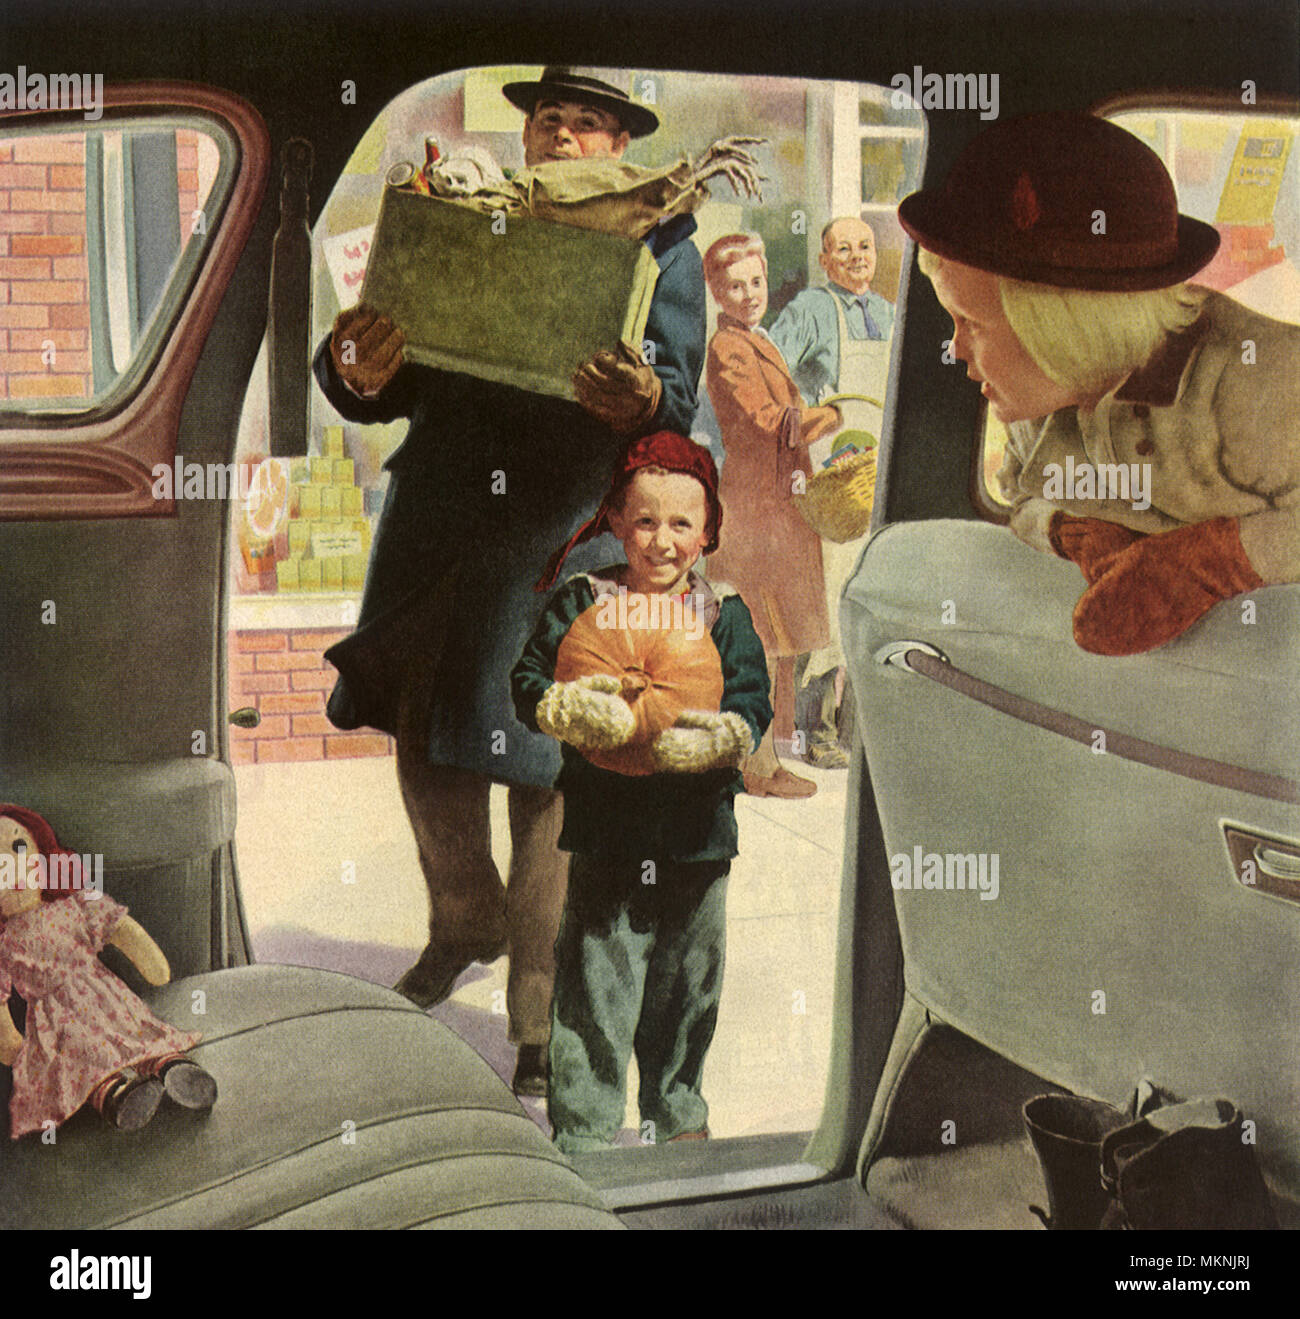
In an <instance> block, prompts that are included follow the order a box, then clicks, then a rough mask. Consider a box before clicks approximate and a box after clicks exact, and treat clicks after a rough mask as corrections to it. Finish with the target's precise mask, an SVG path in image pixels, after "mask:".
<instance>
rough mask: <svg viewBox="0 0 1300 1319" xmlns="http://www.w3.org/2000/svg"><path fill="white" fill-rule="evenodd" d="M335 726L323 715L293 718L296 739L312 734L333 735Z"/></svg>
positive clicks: (305, 715) (300, 715)
mask: <svg viewBox="0 0 1300 1319" xmlns="http://www.w3.org/2000/svg"><path fill="white" fill-rule="evenodd" d="M334 731H335V729H334V725H333V724H332V723H330V721H329V720H328V719H327V718H326V717H325V716H324V715H323V714H296V715H294V717H293V735H294V737H303V736H305V735H307V734H310V733H333V732H334Z"/></svg>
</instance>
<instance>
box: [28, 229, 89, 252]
mask: <svg viewBox="0 0 1300 1319" xmlns="http://www.w3.org/2000/svg"><path fill="white" fill-rule="evenodd" d="M85 245H86V240H85V239H84V238H82V237H81V236H80V235H79V234H19V235H17V236H16V237H15V238H14V240H13V255H14V256H77V255H79V254H80V252H81V250H82V248H84V247H85Z"/></svg>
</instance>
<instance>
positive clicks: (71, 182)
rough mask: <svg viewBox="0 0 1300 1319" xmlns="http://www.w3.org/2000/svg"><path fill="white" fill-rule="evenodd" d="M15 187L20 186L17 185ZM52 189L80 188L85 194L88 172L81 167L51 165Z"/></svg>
mask: <svg viewBox="0 0 1300 1319" xmlns="http://www.w3.org/2000/svg"><path fill="white" fill-rule="evenodd" d="M15 168H18V166H15ZM14 186H15V187H17V186H19V185H17V184H15V185H14ZM22 186H26V185H22ZM50 187H51V188H80V189H81V190H82V192H84V191H85V190H86V171H85V169H84V167H83V166H81V165H51V166H50Z"/></svg>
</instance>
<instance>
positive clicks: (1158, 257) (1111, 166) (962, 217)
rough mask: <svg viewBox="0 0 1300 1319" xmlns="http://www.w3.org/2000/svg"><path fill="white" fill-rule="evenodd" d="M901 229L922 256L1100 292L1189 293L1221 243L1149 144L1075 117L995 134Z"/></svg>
mask: <svg viewBox="0 0 1300 1319" xmlns="http://www.w3.org/2000/svg"><path fill="white" fill-rule="evenodd" d="M1098 212H1100V213H1101V214H1100V216H1099V215H1098ZM898 220H899V223H900V224H901V225H902V226H903V228H904V229H905V230H906V231H907V233H908V234H909V235H910V236H911V237H912V238H914V239H915V240H916V242H917V243H919V244H920V246H921V247H924V248H927V249H928V250H929V251H931V252H935V253H937V254H938V255H939V256H942V257H948V258H949V259H950V260H953V261H958V262H961V263H962V264H963V265H967V266H973V267H975V269H976V270H985V271H988V272H989V273H990V274H994V275H1008V276H1010V277H1011V278H1012V279H1023V280H1028V281H1029V282H1031V283H1035V284H1050V285H1053V286H1054V287H1056V288H1069V289H1093V290H1096V291H1098V292H1125V293H1134V292H1139V291H1141V290H1143V289H1162V288H1169V287H1170V286H1171V285H1174V284H1180V283H1181V282H1182V281H1183V280H1185V279H1188V278H1190V277H1191V276H1192V275H1194V274H1195V273H1196V272H1197V271H1198V270H1200V269H1201V268H1202V267H1204V266H1205V265H1207V264H1208V263H1209V261H1210V259H1211V257H1213V256H1214V253H1215V251H1216V250H1217V249H1218V246H1219V235H1218V233H1217V231H1216V230H1215V229H1214V227H1213V226H1212V225H1208V224H1205V223H1203V222H1202V221H1200V220H1195V219H1193V218H1192V217H1191V216H1189V215H1180V214H1179V213H1178V199H1177V197H1176V195H1175V193H1174V185H1173V181H1172V180H1171V179H1170V177H1169V172H1168V171H1167V170H1166V169H1165V167H1164V165H1163V164H1162V163H1161V160H1160V157H1159V156H1157V155H1156V153H1155V152H1154V151H1152V150H1151V148H1150V147H1148V146H1147V145H1146V144H1145V143H1144V142H1142V141H1141V140H1140V139H1139V138H1137V137H1134V136H1133V134H1132V133H1129V132H1127V131H1126V130H1124V129H1123V128H1120V127H1119V126H1118V125H1116V124H1112V123H1109V122H1108V121H1107V120H1105V119H1099V118H1098V117H1097V116H1096V115H1090V114H1083V113H1081V112H1077V111H1073V110H1070V111H1057V112H1054V113H1051V114H1036V115H1025V116H1023V117H1021V118H1017V119H1007V120H1004V121H1003V122H1001V123H998V124H995V125H994V126H993V127H991V128H989V129H986V130H985V131H984V132H982V133H980V134H979V135H978V136H976V137H975V138H973V139H972V140H971V141H970V142H969V143H968V144H967V145H966V147H965V149H964V150H963V151H962V153H961V155H960V156H958V158H957V161H956V163H955V164H954V165H953V167H952V169H951V170H950V171H949V173H948V177H947V179H945V180H944V182H943V184H942V185H941V186H940V187H937V188H924V189H922V190H921V191H920V192H914V193H912V195H911V196H910V197H905V198H904V199H903V201H902V202H901V203H900V204H899V207H898ZM1103 224H1104V232H1094V230H1096V229H1098V228H1099V226H1101V225H1103Z"/></svg>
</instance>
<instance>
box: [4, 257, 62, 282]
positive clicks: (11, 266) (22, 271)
mask: <svg viewBox="0 0 1300 1319" xmlns="http://www.w3.org/2000/svg"><path fill="white" fill-rule="evenodd" d="M49 277H50V258H49V257H22V256H12V257H6V258H5V259H4V260H3V261H0V279H49Z"/></svg>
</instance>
